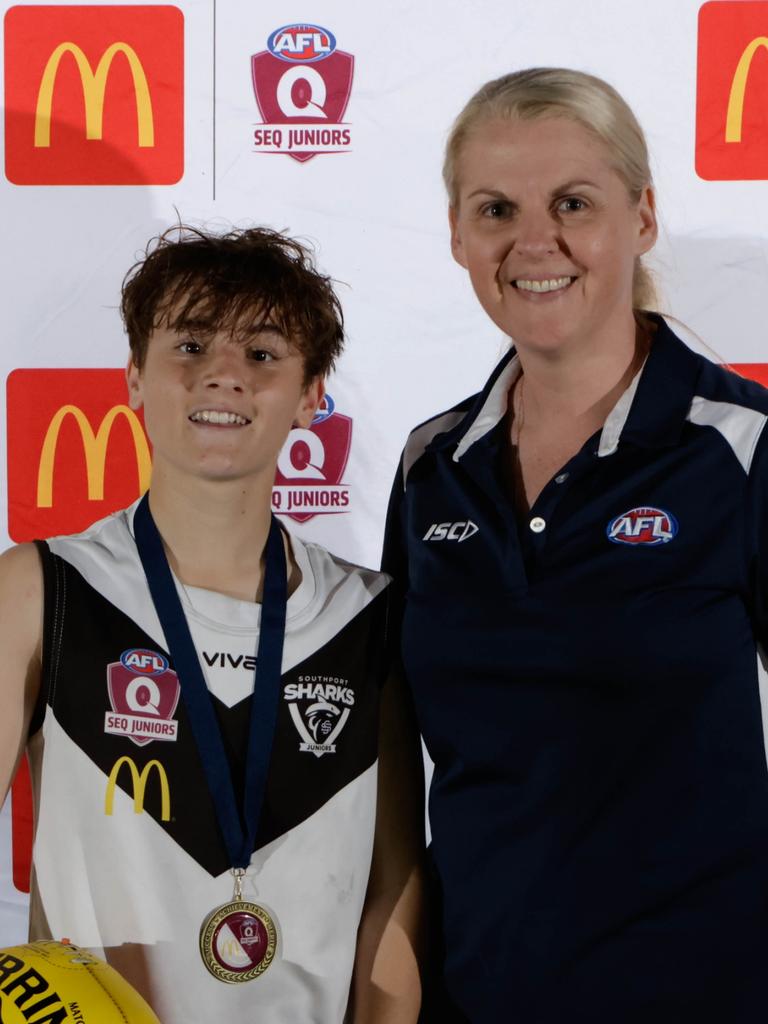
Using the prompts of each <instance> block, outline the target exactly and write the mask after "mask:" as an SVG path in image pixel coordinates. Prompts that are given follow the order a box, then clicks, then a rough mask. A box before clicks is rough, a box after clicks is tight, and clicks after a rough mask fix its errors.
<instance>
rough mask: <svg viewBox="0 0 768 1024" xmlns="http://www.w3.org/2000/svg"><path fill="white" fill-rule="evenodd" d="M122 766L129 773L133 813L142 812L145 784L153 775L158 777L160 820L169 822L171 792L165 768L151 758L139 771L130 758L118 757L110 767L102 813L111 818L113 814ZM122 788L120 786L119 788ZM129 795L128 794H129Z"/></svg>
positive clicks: (125, 756) (145, 790)
mask: <svg viewBox="0 0 768 1024" xmlns="http://www.w3.org/2000/svg"><path fill="white" fill-rule="evenodd" d="M123 765H127V767H128V771H129V773H130V779H131V787H130V791H131V792H132V794H133V812H134V814H141V813H142V812H143V811H144V800H145V797H146V792H147V783H148V782H149V777H150V775H152V774H153V773H155V774H156V775H157V777H158V781H159V785H160V820H161V821H170V820H171V790H170V786H169V785H168V775H167V773H166V771H165V768H163V766H162V765H161V764H160V762H159V761H158V760H157V759H156V758H153V759H152V760H151V761H147V763H146V764H145V765H144V767H143V768H142V769H141V771H139V769H138V768H137V767H136V762H135V761H134V760H133V758H132V757H128V756H127V755H125V754H124V755H123V756H122V757H119V758H118V759H117V761H115V763H114V764H113V765H112V771H111V772H110V773H109V780H108V781H107V792H106V794H105V796H104V813H105V814H106V815H107V816H109V817H111V816H112V815H113V814H114V809H115V787H116V786H117V780H118V776H119V775H120V769H121V768H122V767H123ZM120 788H121V789H122V788H123V787H122V786H121V787H120ZM129 795H130V793H129Z"/></svg>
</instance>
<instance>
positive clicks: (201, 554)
mask: <svg viewBox="0 0 768 1024" xmlns="http://www.w3.org/2000/svg"><path fill="white" fill-rule="evenodd" d="M271 497H272V482H271V480H269V481H266V480H257V481H254V482H253V483H251V484H250V485H248V484H246V483H244V482H243V481H242V480H233V481H227V480H224V481H222V480H217V481H205V480H203V481H201V480H199V479H195V480H191V479H190V480H186V479H185V478H183V477H182V478H180V479H176V478H174V479H173V480H170V479H168V478H167V477H166V476H165V475H164V474H162V473H157V474H153V478H152V486H151V489H150V494H149V505H150V508H151V510H152V517H153V518H154V520H155V523H156V524H157V528H158V530H159V532H160V536H161V537H162V538H163V543H164V545H165V551H166V555H167V556H168V562H169V564H170V566H171V569H172V570H173V572H174V573H175V574H176V576H177V578H178V579H179V580H181V582H182V583H184V584H186V585H187V586H192V587H202V588H204V589H206V590H215V591H218V592H219V593H222V594H227V595H228V596H230V597H236V598H239V599H240V600H245V601H253V600H257V601H261V592H262V586H263V576H264V563H263V554H264V548H265V545H266V543H267V536H268V534H269V526H270V521H271V514H272V513H271ZM284 537H285V535H284ZM285 547H286V562H287V569H288V589H289V593H290V592H292V591H293V590H295V589H296V586H298V583H299V582H300V580H301V574H300V572H299V570H298V567H297V566H296V563H295V561H294V558H293V554H292V552H291V545H290V543H288V541H287V539H286V543H285Z"/></svg>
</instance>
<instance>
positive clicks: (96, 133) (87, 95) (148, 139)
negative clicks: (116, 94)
mask: <svg viewBox="0 0 768 1024" xmlns="http://www.w3.org/2000/svg"><path fill="white" fill-rule="evenodd" d="M65 53H71V54H72V56H73V57H74V58H75V62H76V64H77V70H78V71H79V73H80V84H81V85H82V87H83V103H84V105H85V137H86V139H101V137H102V128H103V122H104V93H105V92H106V88H107V78H108V76H109V69H110V68H111V66H112V61H113V60H114V58H115V56H116V55H117V54H118V53H122V54H123V55H124V56H125V58H126V60H127V61H128V66H129V68H130V70H131V75H132V76H133V92H134V95H135V97H136V118H137V121H138V143H139V146H140V147H142V148H148V147H152V146H154V144H155V122H154V117H153V113H152V98H151V96H150V93H149V84H148V83H147V76H146V74H145V73H144V67H143V65H142V63H141V61H140V60H139V58H138V57H137V55H136V51H135V50H134V49H133V47H132V46H129V44H128V43H122V42H118V43H112V45H111V46H109V47H107V49H106V50H105V51H104V53H103V54H102V55H101V59H100V60H99V63H98V64H97V65H96V71H95V72H94V70H93V68H92V67H91V64H90V62H89V60H88V58H87V57H86V56H85V54H84V53H83V51H82V50H81V49H80V47H79V46H78V45H77V43H70V42H66V43H60V44H59V45H58V46H57V47H56V49H55V50H54V51H53V53H52V54H51V56H50V57H49V58H48V63H47V64H46V65H45V70H44V71H43V77H42V78H41V80H40V89H39V91H38V94H37V107H36V108H35V146H36V147H37V148H39V149H40V148H45V147H47V146H50V144H51V108H52V106H53V90H54V87H55V85H56V75H57V74H58V71H59V64H60V63H61V58H62V57H63V56H64V54H65Z"/></svg>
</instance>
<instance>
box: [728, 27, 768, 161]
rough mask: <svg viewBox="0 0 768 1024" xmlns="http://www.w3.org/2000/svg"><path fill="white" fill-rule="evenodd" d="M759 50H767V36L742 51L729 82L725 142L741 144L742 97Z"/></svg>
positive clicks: (757, 38)
mask: <svg viewBox="0 0 768 1024" xmlns="http://www.w3.org/2000/svg"><path fill="white" fill-rule="evenodd" d="M761 48H765V49H766V50H768V36H757V37H756V38H755V39H753V40H752V42H751V43H750V44H749V45H748V46H747V47H746V48H745V49H744V52H743V53H742V55H741V58H740V60H739V63H738V64H737V65H736V71H735V72H734V74H733V81H732V82H731V92H730V95H729V97H728V113H727V114H726V117H725V141H726V142H741V132H742V128H743V122H744V95H745V93H746V91H747V80H748V78H749V71H750V68H751V67H752V61H753V60H754V57H755V54H756V53H757V51H758V50H759V49H761Z"/></svg>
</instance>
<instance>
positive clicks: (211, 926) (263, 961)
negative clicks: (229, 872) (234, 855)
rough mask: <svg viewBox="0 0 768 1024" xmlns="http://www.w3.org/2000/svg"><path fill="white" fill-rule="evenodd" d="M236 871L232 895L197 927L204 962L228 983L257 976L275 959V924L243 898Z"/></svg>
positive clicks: (259, 909)
mask: <svg viewBox="0 0 768 1024" xmlns="http://www.w3.org/2000/svg"><path fill="white" fill-rule="evenodd" d="M243 874H244V872H243V873H242V874H241V873H239V872H238V871H237V870H236V871H235V895H234V898H233V900H232V902H231V903H225V904H223V906H221V907H217V908H216V909H215V910H213V911H211V913H210V914H209V915H208V916H207V917H206V919H205V920H204V921H203V924H202V927H201V928H200V955H201V956H202V958H203V963H204V964H205V966H206V967H207V968H208V970H209V971H210V972H211V974H212V975H213V976H214V977H215V978H218V979H219V981H225V982H227V983H228V984H233V985H234V984H237V983H238V982H241V981H251V980H252V979H253V978H258V977H259V976H260V975H261V974H263V973H264V971H266V970H267V968H268V967H269V966H270V964H271V963H272V961H273V960H274V959H275V954H276V952H277V928H276V926H275V921H274V920H273V918H272V916H271V915H270V914H269V913H268V912H267V911H266V910H265V909H264V907H261V906H259V904H258V903H251V902H249V901H248V900H244V899H243V898H242V876H243Z"/></svg>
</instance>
